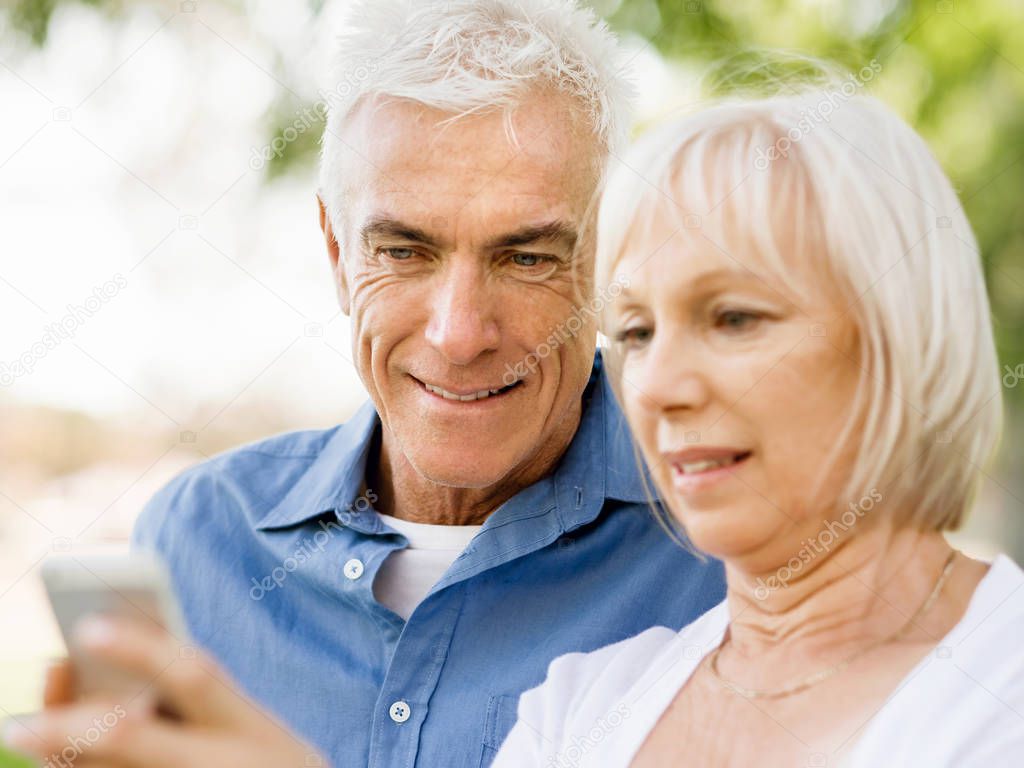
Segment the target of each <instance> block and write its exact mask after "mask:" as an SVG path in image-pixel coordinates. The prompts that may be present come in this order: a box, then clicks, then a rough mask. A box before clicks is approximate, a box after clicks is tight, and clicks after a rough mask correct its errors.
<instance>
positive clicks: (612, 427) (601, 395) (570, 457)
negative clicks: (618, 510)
mask: <svg viewBox="0 0 1024 768" xmlns="http://www.w3.org/2000/svg"><path fill="white" fill-rule="evenodd" d="M583 402H584V408H583V414H582V417H581V420H580V426H579V428H578V429H577V431H576V435H575V436H574V437H573V441H572V443H571V444H570V446H569V448H568V450H567V451H566V454H565V456H564V457H563V459H562V461H561V462H560V463H559V466H558V468H557V469H556V470H555V473H554V482H555V486H556V489H557V492H558V495H559V497H560V498H566V499H568V498H570V497H571V496H573V495H575V497H576V500H577V503H575V504H560V505H559V507H560V510H562V513H561V517H562V520H561V523H562V527H563V529H564V530H570V529H572V528H574V527H577V526H579V525H583V524H585V523H587V522H590V520H592V519H593V518H594V517H595V516H596V515H595V513H594V505H592V504H585V505H584V504H580V503H579V501H580V497H581V495H584V494H585V495H586V496H588V497H593V496H600V497H601V498H602V500H603V499H604V498H613V499H617V500H620V501H626V502H633V503H642V502H645V501H647V499H648V496H647V493H646V491H645V489H644V480H643V479H642V476H641V471H640V468H639V466H638V464H637V459H636V454H635V452H634V449H633V442H632V436H631V434H630V432H629V427H628V425H627V423H626V420H625V417H624V415H623V413H622V411H621V410H620V409H619V407H618V404H617V403H616V401H615V396H614V393H613V392H612V389H611V383H610V382H609V381H608V376H607V373H606V371H605V366H604V361H603V359H602V357H601V352H600V351H598V352H597V354H596V355H595V358H594V367H593V370H592V371H591V375H590V381H589V382H588V384H587V388H586V390H585V391H584V393H583ZM379 426H380V417H379V416H378V414H377V411H376V409H375V408H374V405H373V401H367V402H366V403H364V404H363V405H362V406H361V407H360V408H359V410H358V411H356V413H355V415H353V417H352V418H351V419H349V421H347V422H346V423H345V424H343V425H341V426H339V427H335V428H334V431H333V432H334V433H333V434H332V435H331V436H330V437H329V438H328V439H327V441H326V443H325V444H324V447H323V450H321V452H320V454H319V456H317V457H316V459H314V460H313V462H312V463H311V464H310V466H309V468H308V469H307V470H306V472H305V473H304V474H303V475H302V476H301V477H300V478H299V480H298V481H297V482H296V483H295V484H294V485H293V486H292V487H291V490H289V491H288V493H287V494H286V495H285V496H284V497H283V498H282V499H281V501H279V502H278V503H277V504H276V505H275V506H274V507H273V508H271V510H270V511H269V512H268V513H267V514H266V515H265V516H264V517H263V518H262V519H261V520H260V521H259V523H257V525H256V528H257V530H272V529H275V528H286V527H290V526H293V525H298V524H299V523H303V522H306V521H307V520H312V519H314V518H316V517H320V516H322V515H324V514H325V513H327V512H332V511H334V512H341V511H344V510H346V509H349V508H351V507H352V505H353V504H354V503H355V501H356V497H357V495H358V494H359V490H360V487H361V485H362V482H363V477H364V476H365V473H366V462H367V459H368V457H369V451H370V447H371V445H372V444H373V437H374V435H375V433H376V431H377V429H378V428H379ZM595 476H596V477H595ZM595 479H597V480H598V482H597V483H595V482H594V480H595ZM602 481H603V482H602ZM648 483H649V481H648ZM600 506H602V505H601V504H598V505H597V507H598V509H599V508H600ZM572 510H579V511H580V512H581V513H583V514H584V515H585V516H586V519H584V518H582V517H581V518H580V519H575V516H574V514H573V512H572ZM373 517H376V515H374V516H373ZM373 527H377V526H373Z"/></svg>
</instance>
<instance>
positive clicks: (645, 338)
mask: <svg viewBox="0 0 1024 768" xmlns="http://www.w3.org/2000/svg"><path fill="white" fill-rule="evenodd" d="M653 335H654V331H652V330H651V329H650V328H644V327H642V326H634V327H632V328H623V329H622V330H621V331H619V332H618V333H616V334H615V341H616V342H617V343H619V344H623V345H625V347H626V348H627V349H635V348H636V347H640V346H643V345H644V344H646V343H647V342H649V341H650V340H651V337H652V336H653Z"/></svg>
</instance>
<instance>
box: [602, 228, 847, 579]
mask: <svg viewBox="0 0 1024 768" xmlns="http://www.w3.org/2000/svg"><path fill="white" fill-rule="evenodd" d="M661 219H662V220H661V221H656V222H655V224H654V226H652V227H651V228H650V231H649V232H648V233H645V234H644V235H643V236H641V237H634V238H631V239H630V240H629V241H628V245H627V248H626V251H625V253H624V254H623V256H622V258H621V260H620V262H619V263H618V265H617V268H616V270H615V275H614V276H615V278H616V279H618V280H620V281H622V282H626V281H628V286H629V287H628V289H626V290H624V291H623V293H622V295H621V296H620V297H619V298H618V300H617V303H616V305H615V306H614V308H613V310H612V314H611V317H612V320H611V327H609V328H608V329H607V332H608V334H609V335H610V336H611V337H612V339H613V343H614V344H616V345H617V347H618V349H617V352H618V354H619V355H620V356H621V363H622V371H621V372H622V396H623V401H624V405H625V410H626V414H627V416H628V418H629V421H630V423H631V425H632V428H633V431H634V434H635V435H636V438H637V439H638V441H639V443H640V446H641V448H642V450H643V453H644V457H645V459H646V460H647V462H648V464H649V466H650V467H651V470H652V472H653V475H654V479H655V481H656V483H657V484H658V486H659V489H660V490H661V492H662V496H663V498H664V499H665V500H666V502H667V504H668V507H669V509H670V511H671V512H672V514H673V515H674V516H675V517H676V518H677V519H678V520H679V522H680V523H682V525H683V526H684V527H685V529H686V531H687V533H688V534H689V536H690V537H691V539H692V540H693V543H694V544H695V545H696V546H697V547H698V548H700V549H701V550H703V551H705V552H707V553H709V554H711V555H713V556H716V557H720V558H726V559H729V560H731V561H734V562H736V561H742V562H744V563H745V564H746V566H747V567H748V568H749V569H752V570H767V569H770V568H774V567H777V566H778V564H779V563H781V562H785V561H787V560H788V559H789V558H791V557H792V556H793V555H794V553H795V552H796V551H798V550H799V549H800V548H801V546H802V542H804V540H806V539H808V538H810V537H813V536H816V535H817V534H818V533H819V531H820V530H821V529H822V527H823V525H824V524H825V523H827V522H829V521H831V520H835V519H838V517H839V516H840V515H841V514H842V513H843V511H845V510H846V509H847V506H848V505H847V502H848V501H854V502H855V501H856V499H850V500H847V499H843V498H839V495H840V494H841V492H842V490H841V489H842V488H843V486H844V485H845V483H846V482H847V480H848V477H849V473H850V466H851V463H852V461H853V456H854V453H855V451H854V449H853V446H842V450H841V451H840V453H839V456H838V460H837V461H836V462H833V464H832V466H831V467H829V466H826V464H827V462H828V459H829V458H830V457H831V456H832V455H833V451H834V450H836V449H837V440H838V438H839V436H840V433H841V432H842V430H843V427H844V426H845V424H846V422H847V419H848V418H849V415H850V409H851V405H852V402H853V398H854V394H855V390H856V386H857V381H858V374H859V373H860V371H859V368H858V363H857V352H856V343H855V342H856V333H855V330H854V328H853V323H852V321H851V320H849V319H848V316H847V314H846V313H845V310H846V309H847V308H846V307H845V306H843V305H842V302H841V301H840V300H839V299H838V298H837V292H836V291H826V290H823V289H822V288H821V287H820V285H819V288H818V289H817V290H815V289H813V288H812V287H811V286H812V285H814V284H815V283H816V282H817V283H819V284H820V283H821V281H820V280H818V281H815V280H814V278H813V276H812V275H811V274H809V272H810V271H811V270H810V268H809V267H808V266H806V264H801V263H798V260H797V259H796V258H792V257H789V256H787V258H791V259H792V261H793V263H792V264H787V265H786V266H787V279H786V282H785V284H782V283H781V282H780V281H779V280H778V279H777V278H774V277H770V276H769V273H768V271H767V270H765V269H763V268H762V267H760V265H759V260H758V257H757V256H756V252H755V250H754V246H753V244H751V245H750V246H749V247H748V248H747V249H746V251H745V252H738V250H739V249H737V248H736V247H735V246H734V247H733V248H732V250H731V251H727V250H726V248H725V246H724V245H722V244H720V243H717V242H715V241H714V240H713V239H711V238H710V237H705V236H704V235H703V234H702V232H701V231H699V230H698V231H694V230H679V229H678V228H677V226H676V222H675V221H673V220H672V219H671V218H669V217H667V216H663V217H661ZM737 224H738V226H739V227H742V222H741V221H740V222H737ZM732 234H733V235H735V234H736V229H735V228H734V229H733V230H732ZM730 240H731V241H733V242H734V243H735V242H741V238H739V237H735V236H733V237H730ZM783 245H785V243H783ZM792 252H793V251H792V250H790V251H789V253H792ZM799 261H805V259H801V260H799ZM797 296H800V298H797ZM852 437H853V440H851V441H850V442H855V441H856V438H857V435H856V434H855V433H854V434H853V436H852ZM866 490H867V489H865V491H866ZM858 498H859V497H858Z"/></svg>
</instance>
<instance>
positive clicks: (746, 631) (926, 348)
mask: <svg viewBox="0 0 1024 768" xmlns="http://www.w3.org/2000/svg"><path fill="white" fill-rule="evenodd" d="M598 218H599V223H598V233H597V238H598V259H599V273H600V275H601V276H600V278H599V279H600V280H601V281H602V282H603V283H604V284H605V285H606V286H611V285H613V284H614V283H617V284H618V287H617V288H616V291H614V292H611V291H609V293H613V294H615V293H617V294H618V298H617V299H616V300H615V303H614V304H613V305H612V306H611V308H610V310H609V313H608V317H606V318H605V332H606V334H607V335H608V336H609V337H610V338H611V339H612V340H613V342H612V348H611V349H610V350H609V357H610V358H611V359H610V363H611V365H610V367H611V369H612V370H614V372H615V376H616V378H617V381H618V393H619V396H620V398H621V399H622V402H623V405H624V408H625V411H626V413H627V416H628V417H629V420H630V423H631V425H632V428H633V430H634V434H635V436H636V439H637V442H638V444H639V447H640V449H641V452H642V454H643V457H644V459H646V461H647V463H648V465H649V466H650V468H651V473H652V477H653V479H654V480H655V482H656V484H657V486H658V488H659V490H660V492H661V495H662V498H663V499H664V500H665V503H666V505H667V507H668V511H669V512H670V514H669V515H668V516H667V517H666V518H665V522H666V525H667V527H669V529H670V530H671V531H674V532H676V533H677V534H678V533H679V532H680V531H682V532H685V537H686V540H687V541H688V542H689V543H690V544H692V546H694V547H696V548H697V549H699V550H701V551H703V552H705V553H707V554H709V555H711V556H714V557H717V558H720V559H722V560H723V561H724V562H725V564H726V569H727V574H728V583H729V590H728V597H727V599H726V600H725V602H723V603H722V604H721V605H719V606H718V607H716V608H714V609H712V610H711V611H710V612H709V613H707V614H705V615H704V616H703V617H702V618H701V619H699V620H698V621H697V622H695V623H694V624H691V625H690V626H689V627H687V628H685V629H684V630H682V631H681V632H678V633H677V632H674V631H672V630H670V629H668V628H664V627H655V628H652V629H650V630H647V631H646V632H644V633H642V634H640V635H638V636H636V637H633V638H630V639H628V640H624V641H622V642H620V643H617V644H615V645H612V646H607V647H605V648H602V649H600V650H597V651H595V652H593V653H589V654H570V655H568V656H563V657H561V658H559V659H556V660H555V661H554V662H553V663H552V664H551V666H550V668H549V670H548V678H547V681H546V682H545V683H544V684H543V685H542V686H541V687H539V688H536V689H534V690H532V691H530V692H527V693H526V694H524V695H523V697H522V698H521V700H520V705H519V722H518V724H517V725H516V727H515V728H514V729H513V731H512V733H511V734H510V736H509V738H508V740H507V741H506V743H505V745H504V747H503V748H502V750H501V752H500V754H499V756H498V758H497V761H496V762H495V766H496V768H510V767H511V766H515V768H520V767H521V766H545V767H547V766H557V767H558V768H561V767H562V766H601V768H618V767H620V766H633V767H634V768H640V767H643V766H652V767H653V766H659V767H660V766H676V765H694V766H727V765H728V766H733V765H735V766H751V765H759V766H761V765H765V766H826V765H827V766H836V765H842V766H879V765H893V766H895V765H899V766H929V767H930V768H931V767H934V766H944V765H950V766H953V765H955V766H958V767H959V766H965V765H979V766H980V765H985V766H996V765H999V766H1007V765H1024V589H1022V587H1024V573H1022V571H1021V569H1020V568H1019V567H1018V566H1017V565H1016V564H1015V563H1014V562H1013V561H1012V560H1011V559H1009V558H1008V557H1006V556H999V557H997V558H996V559H995V561H994V562H993V563H991V564H988V563H984V562H980V561H978V560H975V559H972V558H970V557H967V556H966V555H964V554H962V553H960V552H957V551H956V550H954V549H952V548H951V547H950V545H949V544H948V543H947V541H946V539H945V537H944V536H943V532H944V531H947V530H952V529H954V528H956V527H957V526H959V525H960V523H961V521H962V519H963V517H964V515H965V513H966V512H967V511H968V509H969V507H970V504H971V500H972V496H973V492H974V488H975V485H976V481H977V479H978V475H979V473H980V472H981V468H982V467H983V465H984V463H985V462H986V460H987V459H988V458H989V455H990V453H991V452H992V450H993V447H994V444H995V441H996V439H997V434H998V431H999V424H1000V421H1001V404H1000V402H1001V401H1000V382H999V379H998V365H997V361H996V356H995V350H994V345H993V340H992V331H991V326H990V321H989V307H988V302H987V299H986V294H985V287H984V282H983V278H982V273H981V269H980V264H979V259H978V254H977V248H976V245H975V239H974V237H973V235H972V232H971V229H970V226H969V224H968V222H967V220H966V218H965V216H964V213H963V210H962V208H961V206H960V204H959V202H958V201H957V198H956V195H955V193H954V191H953V189H952V187H951V186H950V183H949V181H948V179H947V178H946V177H945V175H944V174H943V172H942V171H941V169H940V168H939V166H938V164H937V163H936V161H935V160H934V158H933V157H932V156H931V154H930V153H929V151H928V149H927V147H926V146H925V144H924V142H923V141H922V140H921V138H920V137H918V136H917V135H916V134H915V133H914V132H913V131H912V130H911V129H910V128H909V127H907V125H905V124H904V123H903V122H902V121H900V120H899V119H898V118H897V117H896V116H894V115H893V114H892V113H891V112H890V111H889V110H888V109H886V108H885V107H884V106H882V105H881V104H880V103H878V102H877V101H875V100H873V99H871V98H868V97H866V96H861V95H857V94H852V93H850V92H849V89H845V86H844V87H842V88H840V87H837V88H835V89H831V90H830V89H827V88H826V89H822V88H820V87H819V88H816V89H813V90H805V91H801V92H799V93H794V94H793V95H786V96H775V97H770V98H762V99H746V100H735V101H730V102H723V103H719V104H718V105H716V106H714V107H712V108H709V109H706V110H703V111H701V112H699V113H697V114H695V115H693V116H689V117H686V118H683V119H681V120H678V121H675V122H673V123H671V124H669V125H666V126H664V127H662V128H660V129H659V130H657V131H655V132H654V133H653V134H651V135H649V136H648V137H646V138H645V139H643V140H642V141H641V142H640V143H639V144H638V146H636V147H635V148H634V150H633V151H632V154H631V155H630V157H628V158H627V159H626V160H625V161H624V162H623V163H622V164H621V166H620V167H618V168H617V169H615V170H614V171H613V173H612V176H611V178H610V179H609V182H608V185H607V189H606V192H605V195H604V197H603V199H602V203H601V208H600V213H599V217H598ZM624 567H626V566H625V565H624ZM673 578H674V575H673V574H671V573H666V574H664V584H665V587H664V588H665V589H672V585H673ZM641 599H642V598H641Z"/></svg>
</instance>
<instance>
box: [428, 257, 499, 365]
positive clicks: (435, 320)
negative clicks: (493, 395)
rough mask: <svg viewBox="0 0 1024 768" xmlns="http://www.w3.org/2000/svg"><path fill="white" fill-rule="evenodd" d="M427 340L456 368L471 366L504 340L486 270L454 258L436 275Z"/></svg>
mask: <svg viewBox="0 0 1024 768" xmlns="http://www.w3.org/2000/svg"><path fill="white" fill-rule="evenodd" d="M435 279H436V280H437V283H436V284H435V286H434V291H433V294H432V296H431V312H430V321H429V323H428V324H427V333H426V335H427V341H428V343H430V344H431V345H432V346H433V347H434V348H435V349H437V350H438V351H439V352H440V353H441V354H442V355H444V357H445V358H446V359H447V360H448V361H449V362H450V363H452V364H453V365H468V364H469V363H471V362H473V361H474V360H475V359H476V358H477V357H478V356H480V355H481V354H482V353H484V352H487V351H490V350H494V349H497V348H498V346H499V343H500V341H501V338H500V331H499V328H498V324H497V320H496V318H495V315H494V301H495V297H494V296H493V295H492V288H493V286H490V285H488V282H487V278H486V274H485V272H484V270H483V268H482V267H481V266H480V265H479V264H476V263H473V262H471V261H470V260H469V259H465V260H460V259H458V258H453V259H451V260H450V261H449V263H448V264H446V265H445V267H444V269H442V270H441V272H440V273H439V274H437V275H436V276H435Z"/></svg>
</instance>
